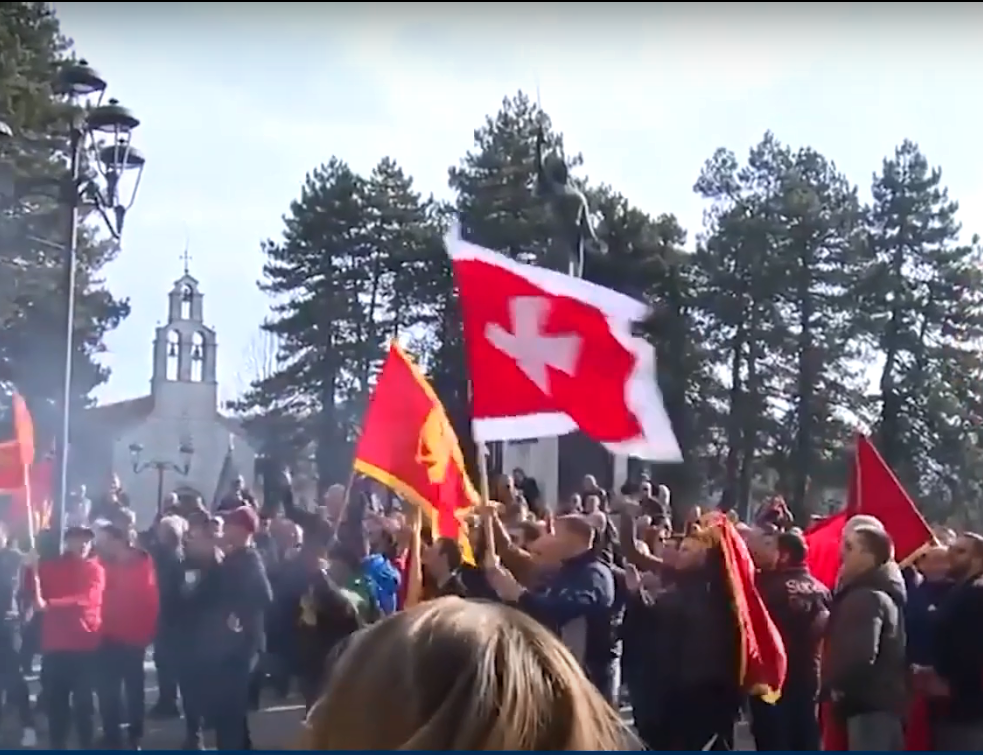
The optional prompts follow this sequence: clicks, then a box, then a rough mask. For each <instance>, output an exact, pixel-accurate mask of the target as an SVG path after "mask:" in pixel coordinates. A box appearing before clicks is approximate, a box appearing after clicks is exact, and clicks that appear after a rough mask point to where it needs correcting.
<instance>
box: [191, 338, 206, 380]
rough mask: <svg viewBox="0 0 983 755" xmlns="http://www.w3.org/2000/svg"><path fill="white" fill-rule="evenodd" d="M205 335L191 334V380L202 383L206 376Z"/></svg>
mask: <svg viewBox="0 0 983 755" xmlns="http://www.w3.org/2000/svg"><path fill="white" fill-rule="evenodd" d="M204 368H205V337H204V336H203V335H202V334H201V333H195V334H194V335H193V336H191V382H192V383H200V382H201V381H202V380H203V379H204V378H203V376H204V372H205V370H204Z"/></svg>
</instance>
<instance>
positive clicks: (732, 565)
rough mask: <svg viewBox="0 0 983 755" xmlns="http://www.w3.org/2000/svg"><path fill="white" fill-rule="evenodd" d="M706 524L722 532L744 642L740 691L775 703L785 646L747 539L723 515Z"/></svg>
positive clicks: (785, 664) (782, 679)
mask: <svg viewBox="0 0 983 755" xmlns="http://www.w3.org/2000/svg"><path fill="white" fill-rule="evenodd" d="M704 521H705V522H707V523H708V524H709V525H710V526H713V527H717V528H719V531H720V549H721V553H722V555H723V559H724V568H725V569H726V576H727V583H728V586H729V587H730V593H731V599H732V601H733V605H734V612H735V614H736V618H737V627H738V631H739V633H740V638H741V645H740V652H741V667H740V672H739V677H738V678H739V679H740V684H741V688H742V689H743V690H744V691H745V692H747V693H748V694H750V695H754V696H756V697H760V698H762V699H763V700H765V701H766V702H771V703H773V702H775V701H776V700H777V699H778V697H779V694H780V691H781V689H782V685H783V684H784V683H785V672H786V671H787V668H788V656H787V655H786V653H785V643H784V642H783V641H782V636H781V633H780V632H779V631H778V627H776V626H775V622H774V621H772V618H771V615H770V614H769V613H768V609H767V608H766V607H765V603H764V601H763V600H762V599H761V595H760V594H759V593H758V588H757V587H756V586H755V584H754V575H755V572H756V571H757V570H756V568H755V566H754V562H753V561H752V560H751V554H750V552H749V551H748V549H747V545H746V544H745V542H744V538H742V537H741V535H740V533H739V532H738V531H737V528H736V527H734V525H733V524H732V523H731V522H730V520H728V519H727V517H726V516H725V515H724V514H722V513H720V512H713V513H711V514H708V515H707V518H706V519H705V520H704Z"/></svg>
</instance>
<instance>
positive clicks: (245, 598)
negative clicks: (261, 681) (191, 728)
mask: <svg viewBox="0 0 983 755" xmlns="http://www.w3.org/2000/svg"><path fill="white" fill-rule="evenodd" d="M223 518H224V525H225V527H224V529H225V534H224V538H223V543H224V546H225V557H224V558H223V560H222V564H221V566H220V567H219V572H220V574H221V595H220V597H219V600H218V601H216V603H215V604H214V605H213V606H212V616H211V622H210V627H209V630H210V637H209V639H211V640H212V641H214V643H215V650H216V651H217V655H216V663H217V667H216V669H215V671H216V673H215V676H214V679H215V682H214V683H215V685H217V688H215V690H214V691H215V693H216V694H215V695H214V696H212V697H210V703H211V704H210V706H209V710H208V712H207V713H206V716H208V717H209V718H211V719H212V721H213V722H214V725H215V741H216V747H217V749H219V750H242V749H249V747H250V737H249V681H250V677H251V676H252V673H253V671H254V669H255V668H256V665H257V663H258V662H259V657H260V654H261V653H262V652H263V650H264V648H265V644H266V643H265V632H266V630H265V623H266V611H267V608H268V607H269V606H270V604H271V603H272V601H273V592H272V588H271V587H270V581H269V579H268V578H267V576H266V568H265V567H264V566H263V560H262V558H260V555H259V552H258V551H257V550H256V548H255V547H254V545H253V536H254V535H255V534H256V532H257V530H258V529H259V514H258V513H257V512H256V509H254V508H253V507H251V506H240V507H239V508H237V509H233V510H232V511H229V512H227V513H226V514H225V515H224V517H223Z"/></svg>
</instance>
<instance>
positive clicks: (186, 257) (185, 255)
mask: <svg viewBox="0 0 983 755" xmlns="http://www.w3.org/2000/svg"><path fill="white" fill-rule="evenodd" d="M181 262H182V263H183V264H184V274H185V275H189V273H188V267H189V265H190V264H191V252H190V251H188V246H187V244H185V246H184V252H182V254H181Z"/></svg>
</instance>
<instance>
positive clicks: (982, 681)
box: [924, 532, 983, 751]
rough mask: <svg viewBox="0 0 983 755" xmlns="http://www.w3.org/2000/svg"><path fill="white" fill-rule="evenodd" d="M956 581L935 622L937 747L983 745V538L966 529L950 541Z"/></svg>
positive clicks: (931, 680)
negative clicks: (939, 701)
mask: <svg viewBox="0 0 983 755" xmlns="http://www.w3.org/2000/svg"><path fill="white" fill-rule="evenodd" d="M949 557H950V559H951V562H952V566H951V575H952V577H953V578H954V580H955V585H954V586H953V587H952V589H951V591H950V592H949V593H948V595H947V596H946V598H945V600H944V601H943V602H942V606H941V608H940V610H939V616H938V619H937V623H936V626H935V638H936V639H935V658H934V661H935V667H934V670H930V671H925V672H924V674H925V675H926V676H927V677H928V678H927V679H926V681H925V687H926V688H927V691H928V693H929V694H931V695H933V696H936V697H941V698H943V700H942V705H941V709H942V714H941V717H940V720H939V721H938V722H937V727H936V735H935V740H936V741H935V745H936V747H935V749H937V750H962V751H980V750H983V641H981V638H983V537H981V536H980V535H977V534H975V533H970V532H967V533H965V534H963V535H960V536H959V537H957V538H956V541H955V542H954V543H953V544H952V545H951V546H949Z"/></svg>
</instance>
